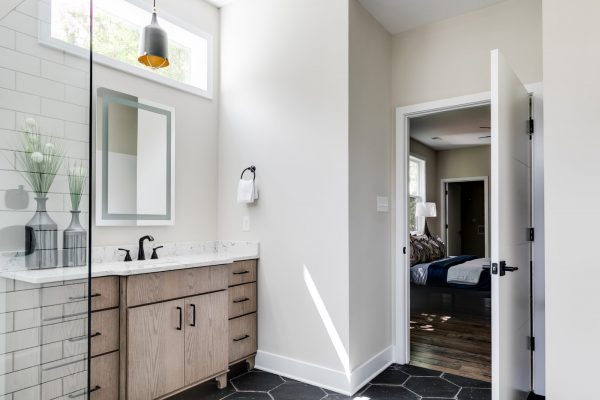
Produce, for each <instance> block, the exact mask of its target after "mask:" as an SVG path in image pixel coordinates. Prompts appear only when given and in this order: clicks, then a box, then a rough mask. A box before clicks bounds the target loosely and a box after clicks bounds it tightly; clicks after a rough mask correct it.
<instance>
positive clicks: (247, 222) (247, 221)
mask: <svg viewBox="0 0 600 400" xmlns="http://www.w3.org/2000/svg"><path fill="white" fill-rule="evenodd" d="M242 230H243V231H244V232H248V231H249V230H250V217H249V216H247V215H244V216H243V217H242Z"/></svg>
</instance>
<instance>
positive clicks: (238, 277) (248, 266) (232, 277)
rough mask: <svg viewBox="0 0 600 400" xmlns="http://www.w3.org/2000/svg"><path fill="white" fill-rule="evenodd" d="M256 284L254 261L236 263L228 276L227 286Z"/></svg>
mask: <svg viewBox="0 0 600 400" xmlns="http://www.w3.org/2000/svg"><path fill="white" fill-rule="evenodd" d="M248 282H256V260H246V261H236V262H234V263H233V265H232V266H231V269H230V274H229V286H233V285H240V284H242V283H248Z"/></svg>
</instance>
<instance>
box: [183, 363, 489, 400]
mask: <svg viewBox="0 0 600 400" xmlns="http://www.w3.org/2000/svg"><path fill="white" fill-rule="evenodd" d="M229 376H230V378H232V379H231V380H230V381H229V385H228V387H227V388H225V389H223V390H218V389H217V385H216V382H215V381H210V382H206V383H204V384H202V385H199V386H197V387H194V388H192V389H190V390H187V391H185V392H183V393H180V394H178V395H176V396H174V397H172V399H173V400H352V399H359V398H368V399H369V400H430V399H431V400H433V399H435V400H445V399H450V400H453V399H456V400H490V399H491V389H490V383H488V382H481V381H477V380H473V379H468V378H463V377H461V376H456V375H451V374H443V375H442V373H441V372H437V371H431V370H428V369H425V368H420V367H414V366H411V365H398V364H393V365H391V366H390V367H389V368H387V369H386V370H385V371H383V372H382V373H381V374H379V375H378V376H377V377H376V378H375V379H373V381H372V382H371V383H369V384H367V385H366V386H365V387H364V388H363V389H361V390H359V391H358V394H357V395H355V396H345V395H342V394H339V393H335V392H333V391H331V390H325V389H321V388H318V387H316V386H311V385H308V384H305V383H301V382H298V381H296V380H293V379H288V378H282V377H280V376H278V375H274V374H271V373H268V372H263V371H260V370H252V371H250V372H247V373H244V370H243V368H241V369H240V370H234V369H233V368H232V370H231V371H230V375H229ZM440 376H441V377H440ZM457 393H458V395H457ZM421 396H422V397H421Z"/></svg>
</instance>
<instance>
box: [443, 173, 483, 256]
mask: <svg viewBox="0 0 600 400" xmlns="http://www.w3.org/2000/svg"><path fill="white" fill-rule="evenodd" d="M461 182H483V201H484V202H485V204H484V211H483V212H484V213H485V216H484V224H485V256H486V258H489V257H490V192H489V186H488V185H489V177H487V176H469V177H464V178H444V179H442V180H441V181H440V193H441V201H440V208H441V210H440V217H441V218H440V232H441V233H442V241H443V242H444V243H447V242H446V239H447V231H448V230H447V229H446V226H445V225H446V197H447V196H445V195H444V192H445V190H446V184H448V183H461Z"/></svg>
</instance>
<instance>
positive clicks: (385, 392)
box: [360, 385, 420, 400]
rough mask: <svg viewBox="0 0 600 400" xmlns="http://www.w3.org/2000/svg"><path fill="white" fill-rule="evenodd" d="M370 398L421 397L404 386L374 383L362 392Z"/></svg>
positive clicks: (413, 399) (397, 399)
mask: <svg viewBox="0 0 600 400" xmlns="http://www.w3.org/2000/svg"><path fill="white" fill-rule="evenodd" d="M360 397H364V398H368V399H369V400H419V399H420V397H419V396H417V395H416V394H414V393H413V392H411V391H410V390H408V389H406V388H404V387H402V386H390V385H372V386H369V387H368V388H367V390H365V391H364V392H362V393H361V394H360Z"/></svg>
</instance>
